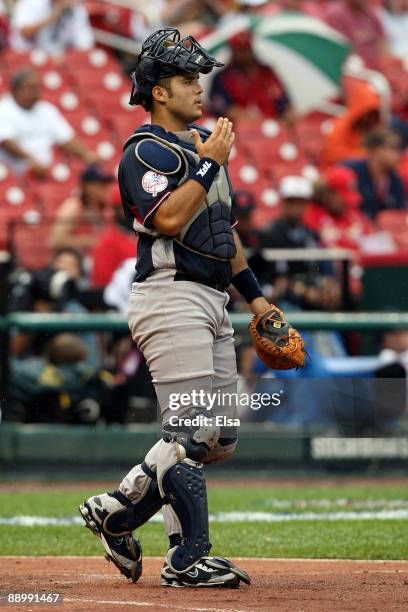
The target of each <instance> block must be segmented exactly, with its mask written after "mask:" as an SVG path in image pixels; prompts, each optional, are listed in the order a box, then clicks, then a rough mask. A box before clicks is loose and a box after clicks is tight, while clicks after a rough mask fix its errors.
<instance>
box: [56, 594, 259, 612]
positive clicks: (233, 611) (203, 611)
mask: <svg viewBox="0 0 408 612" xmlns="http://www.w3.org/2000/svg"><path fill="white" fill-rule="evenodd" d="M64 603H90V604H104V605H108V606H138V607H140V608H142V607H146V608H171V609H173V610H186V606H178V605H175V604H170V603H165V604H159V603H156V602H155V603H150V602H148V601H115V600H114V601H108V600H103V599H102V600H101V599H80V598H71V597H70V598H67V597H64ZM188 609H189V610H192V611H193V612H208V611H209V610H211V612H249V611H248V610H238V609H237V608H192V607H191V606H189V607H188Z"/></svg>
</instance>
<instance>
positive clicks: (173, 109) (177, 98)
mask: <svg viewBox="0 0 408 612" xmlns="http://www.w3.org/2000/svg"><path fill="white" fill-rule="evenodd" d="M202 93H203V88H202V87H201V85H200V82H199V80H198V76H190V75H183V74H178V75H176V76H174V77H173V78H172V79H171V95H170V96H169V97H168V99H167V104H166V106H167V109H168V111H169V112H170V113H172V114H174V115H175V116H177V117H178V118H179V119H182V120H183V121H185V122H186V123H189V122H191V121H196V120H197V119H200V117H202V114H203V111H202V99H201V96H202Z"/></svg>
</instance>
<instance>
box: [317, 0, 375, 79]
mask: <svg viewBox="0 0 408 612" xmlns="http://www.w3.org/2000/svg"><path fill="white" fill-rule="evenodd" d="M325 19H326V22H327V23H328V24H329V25H330V26H331V27H332V28H334V29H335V30H337V31H339V32H340V33H341V34H343V35H344V36H345V37H346V38H348V39H349V40H350V41H351V43H352V45H353V50H354V52H355V53H356V54H358V55H359V56H360V57H362V58H363V60H364V62H365V64H366V65H367V67H369V68H378V66H379V62H380V59H381V57H383V56H385V55H387V48H386V42H385V34H384V29H383V27H382V24H381V21H380V19H379V17H378V15H377V10H376V8H375V7H373V6H372V4H371V2H367V0H338V1H337V2H333V3H329V5H328V7H327V10H326V17H325Z"/></svg>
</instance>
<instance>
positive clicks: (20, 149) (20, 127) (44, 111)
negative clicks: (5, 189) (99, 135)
mask: <svg viewBox="0 0 408 612" xmlns="http://www.w3.org/2000/svg"><path fill="white" fill-rule="evenodd" d="M56 145H58V146H60V147H61V149H63V150H64V151H65V152H66V153H70V154H73V155H76V156H77V157H79V158H80V159H82V160H83V161H84V162H86V163H92V162H94V161H96V159H97V156H96V155H95V154H94V153H92V152H91V151H89V150H88V149H87V148H86V146H85V145H84V144H83V143H82V141H81V140H80V139H79V138H78V137H77V136H76V135H75V132H74V130H73V129H72V127H71V126H70V125H69V123H68V122H67V121H66V119H65V118H64V117H63V116H62V114H61V113H60V111H59V110H58V109H57V107H56V106H54V105H53V104H51V103H50V102H47V101H45V100H41V97H40V80H39V78H38V75H37V73H36V72H35V71H34V70H31V69H25V70H21V71H19V72H16V73H15V74H14V76H13V77H12V79H11V87H10V94H8V95H6V96H5V97H4V98H3V99H2V100H1V101H0V161H2V162H3V163H5V164H6V165H8V166H9V167H10V168H12V169H13V170H14V171H15V172H16V173H22V172H25V171H26V170H29V169H31V170H32V171H33V172H34V173H35V174H36V175H37V176H45V175H46V174H47V169H48V166H50V164H51V163H52V159H53V147H54V146H56Z"/></svg>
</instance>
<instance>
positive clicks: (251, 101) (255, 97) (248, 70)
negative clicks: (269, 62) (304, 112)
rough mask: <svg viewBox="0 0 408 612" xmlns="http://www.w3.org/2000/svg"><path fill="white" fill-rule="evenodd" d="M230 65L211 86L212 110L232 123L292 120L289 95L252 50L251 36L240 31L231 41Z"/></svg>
mask: <svg viewBox="0 0 408 612" xmlns="http://www.w3.org/2000/svg"><path fill="white" fill-rule="evenodd" d="M229 43H230V47H231V52H232V57H231V62H230V64H229V65H228V66H227V67H226V68H224V69H223V70H221V71H220V72H218V73H217V74H216V75H215V77H214V79H213V81H212V85H211V91H210V102H211V108H212V111H213V112H214V114H215V115H217V116H224V117H226V116H228V117H229V118H230V119H231V120H232V121H236V120H239V119H243V118H246V119H250V118H258V117H286V118H290V114H291V111H290V104H289V99H288V96H287V94H286V92H285V90H284V89H283V86H282V84H281V83H280V81H279V79H278V78H277V77H276V75H275V74H274V73H273V72H272V70H271V69H270V68H269V67H268V66H264V65H262V64H260V63H259V62H258V61H257V59H256V57H255V55H254V53H253V50H252V40H251V35H250V34H249V33H248V32H240V33H238V34H236V35H235V36H233V37H232V38H231V39H230V41H229Z"/></svg>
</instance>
